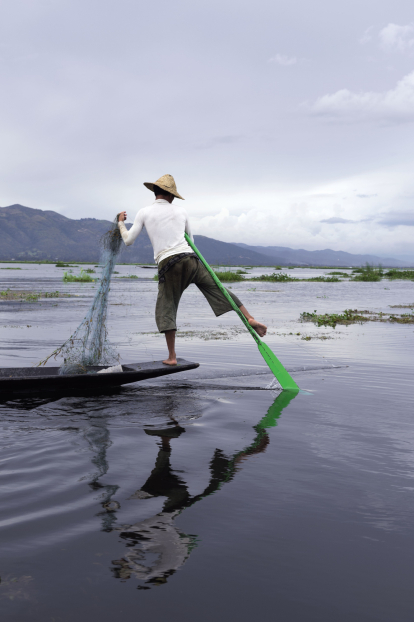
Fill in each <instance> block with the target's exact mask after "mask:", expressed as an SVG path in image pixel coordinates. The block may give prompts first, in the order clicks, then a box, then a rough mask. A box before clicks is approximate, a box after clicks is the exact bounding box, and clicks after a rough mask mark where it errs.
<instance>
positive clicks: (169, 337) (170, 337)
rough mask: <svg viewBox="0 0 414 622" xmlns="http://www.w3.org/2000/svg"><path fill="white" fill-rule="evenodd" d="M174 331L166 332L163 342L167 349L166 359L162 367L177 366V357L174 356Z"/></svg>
mask: <svg viewBox="0 0 414 622" xmlns="http://www.w3.org/2000/svg"><path fill="white" fill-rule="evenodd" d="M175 333H176V331H175V330H166V331H165V333H164V335H165V340H166V342H167V348H168V358H167V359H166V360H165V361H163V363H164V365H177V355H176V354H175Z"/></svg>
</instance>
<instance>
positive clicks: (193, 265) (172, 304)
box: [155, 257, 243, 333]
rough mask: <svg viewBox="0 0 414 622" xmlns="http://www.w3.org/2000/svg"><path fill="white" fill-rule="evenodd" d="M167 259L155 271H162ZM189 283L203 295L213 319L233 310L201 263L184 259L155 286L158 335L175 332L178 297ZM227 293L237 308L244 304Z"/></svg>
mask: <svg viewBox="0 0 414 622" xmlns="http://www.w3.org/2000/svg"><path fill="white" fill-rule="evenodd" d="M170 259H171V257H167V259H164V260H163V261H161V263H160V264H159V266H158V268H159V269H161V268H162V267H163V266H164V265H165V264H166V263H167V262H168V261H169V260H170ZM191 283H194V284H195V285H197V287H198V289H199V290H200V291H201V293H202V294H204V296H205V297H206V298H207V301H208V303H209V304H210V307H211V308H212V309H213V311H214V313H215V314H216V316H219V315H223V313H227V311H232V310H233V307H232V306H231V304H230V303H229V301H228V300H227V298H226V297H225V296H224V295H223V294H222V292H221V291H220V290H219V288H218V287H217V285H216V284H215V282H214V280H213V278H212V276H211V275H210V274H209V272H208V270H207V269H206V268H205V267H204V266H203V264H202V263H201V262H200V261H199V260H198V259H197V258H196V257H184V258H183V259H181V260H180V261H178V262H177V263H176V264H174V265H173V266H172V267H171V268H170V269H169V270H168V271H167V272H166V273H165V281H164V283H159V284H158V298H157V304H156V307H155V321H156V322H157V327H158V330H159V331H160V333H165V331H166V330H177V324H176V318H177V310H178V305H179V302H180V298H181V296H182V295H183V292H184V291H185V290H186V289H187V287H188V286H189V285H191ZM227 291H228V290H227ZM229 294H230V296H231V297H232V298H233V300H234V302H235V303H236V305H237V306H238V307H241V306H242V304H243V303H242V302H240V300H239V299H238V298H237V296H236V295H235V294H233V293H232V292H229Z"/></svg>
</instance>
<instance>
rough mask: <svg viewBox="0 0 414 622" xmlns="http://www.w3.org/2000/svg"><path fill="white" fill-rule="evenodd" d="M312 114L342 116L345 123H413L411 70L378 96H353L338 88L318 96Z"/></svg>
mask: <svg viewBox="0 0 414 622" xmlns="http://www.w3.org/2000/svg"><path fill="white" fill-rule="evenodd" d="M312 112H313V113H314V114H315V115H320V116H327V117H342V118H346V119H348V120H355V121H357V120H360V119H367V118H369V119H376V120H380V121H388V122H389V121H392V122H397V123H411V122H412V121H414V71H412V72H411V73H409V74H408V75H406V76H404V78H402V80H400V81H399V82H397V85H396V87H395V88H393V89H390V90H389V91H384V92H382V93H378V92H374V91H366V92H361V93H353V92H352V91H349V90H348V89H341V90H340V91H336V93H332V94H328V95H323V96H322V97H319V98H318V99H317V100H316V102H315V103H314V104H313V106H312Z"/></svg>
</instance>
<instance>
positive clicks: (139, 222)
mask: <svg viewBox="0 0 414 622" xmlns="http://www.w3.org/2000/svg"><path fill="white" fill-rule="evenodd" d="M142 212H143V210H139V212H138V214H137V215H136V216H135V220H134V224H133V225H132V227H131V229H130V230H129V231H128V229H127V228H126V227H125V223H124V220H126V212H121V213H120V214H119V216H118V227H119V230H120V232H121V235H122V239H123V240H124V242H125V246H130V245H131V244H133V243H134V242H135V240H136V239H137V237H138V236H139V234H140V233H141V231H142V228H143V226H144V215H143V213H142Z"/></svg>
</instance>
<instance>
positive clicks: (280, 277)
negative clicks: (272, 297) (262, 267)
mask: <svg viewBox="0 0 414 622" xmlns="http://www.w3.org/2000/svg"><path fill="white" fill-rule="evenodd" d="M249 280H251V281H269V282H271V283H285V282H287V281H299V279H295V278H294V277H291V276H289V275H288V274H286V273H285V272H279V273H278V274H276V272H274V273H273V274H262V275H261V276H254V277H252V278H251V279H249Z"/></svg>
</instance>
